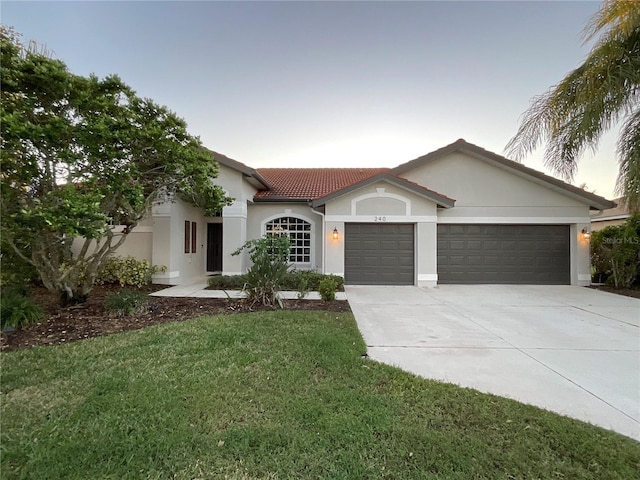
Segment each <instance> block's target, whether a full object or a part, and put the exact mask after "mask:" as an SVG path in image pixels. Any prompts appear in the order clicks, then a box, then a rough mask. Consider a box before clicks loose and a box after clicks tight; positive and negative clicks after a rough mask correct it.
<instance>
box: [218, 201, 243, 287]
mask: <svg viewBox="0 0 640 480" xmlns="http://www.w3.org/2000/svg"><path fill="white" fill-rule="evenodd" d="M246 241H247V202H246V201H242V200H235V201H234V202H233V204H231V205H229V206H228V207H224V208H223V209H222V273H223V275H240V274H242V273H245V272H246V269H247V258H246V256H247V255H246V253H245V252H243V253H242V254H241V255H235V256H234V255H232V253H233V252H235V251H236V250H237V249H238V248H240V247H241V246H242V245H244V244H245V242H246Z"/></svg>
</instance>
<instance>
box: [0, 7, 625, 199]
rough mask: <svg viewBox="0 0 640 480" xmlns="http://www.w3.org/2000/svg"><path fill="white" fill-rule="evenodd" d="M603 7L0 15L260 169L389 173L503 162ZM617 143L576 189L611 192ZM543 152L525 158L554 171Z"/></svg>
mask: <svg viewBox="0 0 640 480" xmlns="http://www.w3.org/2000/svg"><path fill="white" fill-rule="evenodd" d="M599 6H600V3H599V2H587V1H568V2H523V1H510V2H507V1H494V2H483V1H472V2H458V1H446V2H429V1H423V2H398V1H386V2H384V1H378V2H341V1H337V2H329V1H322V2H292V1H288V2H267V1H260V2H243V1H234V2H212V1H193V2H187V1H173V2H171V1H138V2H133V1H110V2H97V1H82V2H58V1H47V2H33V1H6V0H3V1H2V3H1V4H0V18H1V21H2V24H4V25H10V26H13V27H14V28H15V29H16V30H17V31H18V32H20V33H21V34H22V35H23V39H24V40H35V41H37V42H38V43H40V44H43V45H46V47H47V48H48V49H49V50H51V51H53V52H54V54H55V56H56V57H57V58H59V59H61V60H63V61H64V62H65V63H66V64H67V65H68V67H69V69H70V70H71V71H72V72H74V73H76V74H81V75H89V74H90V73H94V74H96V75H98V76H99V77H104V76H106V75H109V74H118V75H119V76H120V77H121V78H122V79H123V80H124V81H125V82H126V83H127V84H129V85H130V86H131V87H133V88H134V89H135V90H136V92H137V93H138V95H140V96H142V97H148V98H151V99H153V100H154V101H156V102H157V103H160V104H162V105H166V106H167V107H169V108H170V109H171V110H173V111H174V112H176V113H177V114H178V116H180V117H182V118H184V119H185V120H186V121H187V124H188V129H189V132H190V133H192V134H194V135H197V136H199V137H200V139H201V140H202V142H203V144H204V145H205V146H206V147H208V148H210V149H212V150H215V151H217V152H220V153H222V154H225V155H227V156H229V157H231V158H233V159H235V160H238V161H240V162H243V163H245V164H247V165H249V166H250V167H253V168H264V167H394V166H397V165H399V164H401V163H405V162H407V161H409V160H412V159H414V158H417V157H419V156H421V155H424V154H426V153H429V152H431V151H433V150H436V149H438V148H440V147H443V146H445V145H448V144H449V143H452V142H454V141H456V140H457V139H459V138H464V139H465V140H467V141H468V142H471V143H474V144H476V145H478V146H480V147H482V148H485V149H487V150H489V151H492V152H495V153H498V154H504V148H505V146H506V144H507V142H508V141H509V139H510V138H511V137H513V135H515V133H516V132H517V129H518V126H519V122H520V119H521V115H522V114H523V113H524V112H525V111H526V109H527V107H528V106H529V103H530V101H531V99H532V98H533V97H534V96H536V95H540V94H543V93H544V92H546V91H547V90H548V89H549V88H550V87H552V86H553V85H555V84H557V83H558V82H559V81H560V80H561V79H562V78H563V77H564V76H565V75H566V74H567V73H568V72H569V71H571V70H572V69H574V68H576V67H577V66H578V65H580V63H582V62H583V61H584V59H585V57H586V55H587V54H588V52H589V45H588V44H584V43H583V38H582V36H581V33H582V31H583V29H584V27H585V25H586V23H587V21H588V19H589V17H591V16H592V15H593V14H594V13H595V12H596V11H597V10H598V8H599ZM616 134H617V129H615V128H614V129H613V130H612V131H611V132H609V133H608V134H607V135H605V136H604V137H603V139H602V140H601V142H600V144H599V146H598V149H597V151H596V152H593V153H592V152H588V153H587V154H585V155H584V156H583V157H582V159H581V160H580V163H579V167H578V173H577V175H576V177H575V178H574V179H573V181H572V183H573V184H575V185H581V184H583V183H586V186H587V189H588V190H590V191H594V190H595V193H597V194H599V195H602V196H605V197H607V198H613V197H614V187H615V180H616V176H617V169H618V168H617V161H616V157H615V139H616ZM543 153H544V152H543V148H540V149H538V150H537V151H536V152H534V153H533V154H532V155H530V156H528V157H526V158H524V159H523V161H522V163H523V164H524V165H526V166H528V167H531V168H535V169H536V170H539V171H542V172H544V173H547V174H552V172H551V171H550V170H548V169H547V168H546V167H545V166H544V162H543Z"/></svg>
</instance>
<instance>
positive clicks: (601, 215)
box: [591, 198, 631, 232]
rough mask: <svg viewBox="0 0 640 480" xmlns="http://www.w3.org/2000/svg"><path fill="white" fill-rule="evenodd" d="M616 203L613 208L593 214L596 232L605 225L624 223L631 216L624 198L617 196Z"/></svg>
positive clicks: (592, 223) (592, 220)
mask: <svg viewBox="0 0 640 480" xmlns="http://www.w3.org/2000/svg"><path fill="white" fill-rule="evenodd" d="M614 203H615V204H616V205H615V206H614V207H613V208H607V209H605V210H599V211H597V212H595V213H592V214H591V230H592V231H594V232H596V231H598V230H602V229H603V228H604V227H612V226H617V225H622V224H623V223H624V222H626V221H627V219H628V218H631V212H630V211H629V208H628V207H627V206H626V205H625V204H624V202H623V201H622V198H616V199H615V200H614Z"/></svg>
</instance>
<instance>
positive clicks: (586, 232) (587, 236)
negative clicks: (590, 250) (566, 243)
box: [580, 228, 591, 240]
mask: <svg viewBox="0 0 640 480" xmlns="http://www.w3.org/2000/svg"><path fill="white" fill-rule="evenodd" d="M580 233H582V238H584V239H585V240H589V239H590V238H591V232H590V231H589V230H587V229H586V228H583V229H582V232H580Z"/></svg>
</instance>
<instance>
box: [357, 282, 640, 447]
mask: <svg viewBox="0 0 640 480" xmlns="http://www.w3.org/2000/svg"><path fill="white" fill-rule="evenodd" d="M346 292H347V298H348V300H349V304H350V305H351V309H352V310H353V313H354V315H355V318H356V321H357V323H358V327H359V328H360V331H361V332H362V335H363V337H364V340H365V342H366V344H367V349H368V353H369V356H370V357H371V358H372V359H374V360H378V361H380V362H384V363H388V364H392V365H396V366H398V367H400V368H402V369H403V370H407V371H409V372H413V373H415V374H417V375H420V376H422V377H426V378H431V379H436V380H441V381H444V382H450V383H454V384H458V385H461V386H464V387H471V388H475V389H477V390H480V391H483V392H488V393H493V394H496V395H501V396H504V397H509V398H513V399H516V400H518V401H521V402H524V403H529V404H532V405H537V406H539V407H543V408H546V409H548V410H552V411H554V412H557V413H560V414H563V415H567V416H570V417H573V418H577V419H580V420H584V421H587V422H589V423H593V424H595V425H599V426H602V427H605V428H607V429H611V430H615V431H617V432H620V433H622V434H624V435H627V436H630V437H632V438H635V439H637V440H640V300H638V299H633V298H629V297H623V296H619V295H614V294H610V293H605V292H601V291H597V290H592V289H589V288H585V287H572V286H540V285H534V286H531V285H441V286H438V287H435V288H418V287H360V286H347V287H346Z"/></svg>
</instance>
